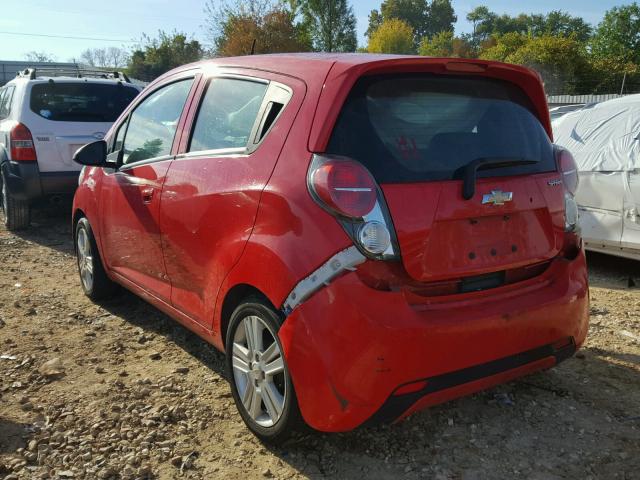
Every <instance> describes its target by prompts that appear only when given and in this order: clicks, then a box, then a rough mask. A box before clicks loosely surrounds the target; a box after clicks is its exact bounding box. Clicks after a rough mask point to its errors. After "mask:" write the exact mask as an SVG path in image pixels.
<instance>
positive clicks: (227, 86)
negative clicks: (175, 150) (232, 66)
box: [189, 78, 268, 152]
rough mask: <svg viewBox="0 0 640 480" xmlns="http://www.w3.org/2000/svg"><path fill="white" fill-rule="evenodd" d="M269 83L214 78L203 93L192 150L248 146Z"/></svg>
mask: <svg viewBox="0 0 640 480" xmlns="http://www.w3.org/2000/svg"><path fill="white" fill-rule="evenodd" d="M267 88H268V84H266V83H259V82H254V81H250V80H238V79H234V78H214V79H213V80H211V83H210V84H209V86H208V88H207V91H206V92H205V94H204V98H203V99H202V103H201V105H200V109H199V111H198V118H197V119H196V122H195V126H194V129H193V134H192V136H191V142H190V144H189V151H190V152H198V151H203V150H218V149H222V148H246V146H247V143H248V142H249V135H250V134H251V130H252V129H253V125H254V123H255V121H256V117H257V115H258V111H259V110H260V106H261V105H262V99H263V97H264V94H265V92H266V91H267Z"/></svg>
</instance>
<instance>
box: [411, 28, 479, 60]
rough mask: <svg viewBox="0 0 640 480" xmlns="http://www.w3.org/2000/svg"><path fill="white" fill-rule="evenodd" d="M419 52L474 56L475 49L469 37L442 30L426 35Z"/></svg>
mask: <svg viewBox="0 0 640 480" xmlns="http://www.w3.org/2000/svg"><path fill="white" fill-rule="evenodd" d="M418 54H419V55H425V56H428V57H458V58H472V57H473V56H474V50H473V46H472V44H471V42H470V41H469V39H468V38H465V37H464V36H462V37H456V36H454V34H453V32H440V33H437V34H435V35H433V36H432V37H431V38H428V37H424V38H423V39H422V41H421V42H420V46H419V47H418Z"/></svg>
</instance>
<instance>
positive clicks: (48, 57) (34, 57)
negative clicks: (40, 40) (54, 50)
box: [24, 50, 56, 62]
mask: <svg viewBox="0 0 640 480" xmlns="http://www.w3.org/2000/svg"><path fill="white" fill-rule="evenodd" d="M24 59H25V60H26V61H27V62H55V61H56V57H54V56H53V55H52V54H50V53H47V52H36V51H35V50H34V51H31V52H27V53H25V54H24Z"/></svg>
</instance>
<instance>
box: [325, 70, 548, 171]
mask: <svg viewBox="0 0 640 480" xmlns="http://www.w3.org/2000/svg"><path fill="white" fill-rule="evenodd" d="M532 112H533V106H532V104H531V101H530V100H529V98H528V97H527V96H526V95H525V94H524V93H523V92H522V91H521V90H520V89H519V88H518V87H517V86H515V85H513V84H510V83H507V82H502V81H497V80H492V79H484V78H477V77H475V78H467V77H449V76H442V75H425V74H421V75H404V76H378V77H364V78H362V79H360V80H359V81H358V82H357V83H356V85H355V87H354V88H353V90H352V92H351V93H350V95H349V97H348V99H347V101H346V103H345V105H344V107H343V109H342V112H341V114H340V116H339V118H338V122H337V123H336V126H335V128H334V131H333V134H332V136H331V139H330V142H329V146H328V148H327V153H331V154H337V155H344V156H348V157H351V158H354V159H356V160H358V161H360V162H361V163H362V164H364V165H365V166H366V167H367V168H368V169H369V170H370V171H371V173H372V174H373V175H374V177H375V178H376V179H377V180H378V182H380V183H401V182H416V181H434V180H451V179H455V178H461V174H462V172H461V168H462V167H464V166H466V165H467V164H469V163H471V162H472V161H474V160H476V159H479V158H492V159H493V158H496V159H498V158H500V159H510V160H513V159H518V160H535V161H536V162H537V163H535V164H532V165H524V166H520V165H519V166H514V167H505V168H501V169H493V170H486V171H480V172H478V174H479V176H485V177H486V176H504V175H522V174H531V173H539V172H547V171H553V170H555V169H556V165H555V160H554V155H553V147H552V144H551V141H550V140H549V137H548V136H547V134H546V132H545V130H544V128H543V127H542V125H541V123H540V121H539V120H538V119H537V117H536V116H535V115H534V114H533V113H532Z"/></svg>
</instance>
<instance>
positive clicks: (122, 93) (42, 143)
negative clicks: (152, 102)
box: [21, 79, 138, 172]
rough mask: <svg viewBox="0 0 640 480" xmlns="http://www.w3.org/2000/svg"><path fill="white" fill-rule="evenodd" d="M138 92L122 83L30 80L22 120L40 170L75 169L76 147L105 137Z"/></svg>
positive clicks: (76, 168) (77, 167) (76, 166)
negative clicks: (32, 142) (30, 135)
mask: <svg viewBox="0 0 640 480" xmlns="http://www.w3.org/2000/svg"><path fill="white" fill-rule="evenodd" d="M137 95H138V89H137V88H135V87H133V86H130V85H127V84H124V83H121V82H118V83H116V82H100V83H98V82H95V81H93V82H91V81H86V82H85V81H65V80H58V79H53V80H51V81H46V82H45V81H43V82H33V83H32V84H31V86H30V91H28V92H27V96H26V99H27V104H26V105H25V106H24V110H23V119H22V120H21V121H22V122H23V123H24V124H25V125H26V126H27V127H28V128H29V130H30V131H31V134H32V136H33V140H34V143H35V147H36V154H37V156H38V168H39V169H40V171H41V172H59V171H73V170H78V169H79V168H80V166H79V165H77V164H74V163H73V161H72V159H73V155H74V154H75V152H76V150H78V149H79V148H80V147H82V146H83V145H85V144H87V143H90V142H94V141H96V140H100V139H102V138H104V135H105V134H106V132H107V131H108V130H109V129H110V128H111V125H112V124H113V122H114V121H115V120H116V119H117V118H118V117H119V116H120V114H121V113H122V112H123V110H124V109H125V108H126V107H127V106H128V105H129V103H131V101H132V100H133V99H134V98H135V97H136V96H137Z"/></svg>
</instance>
